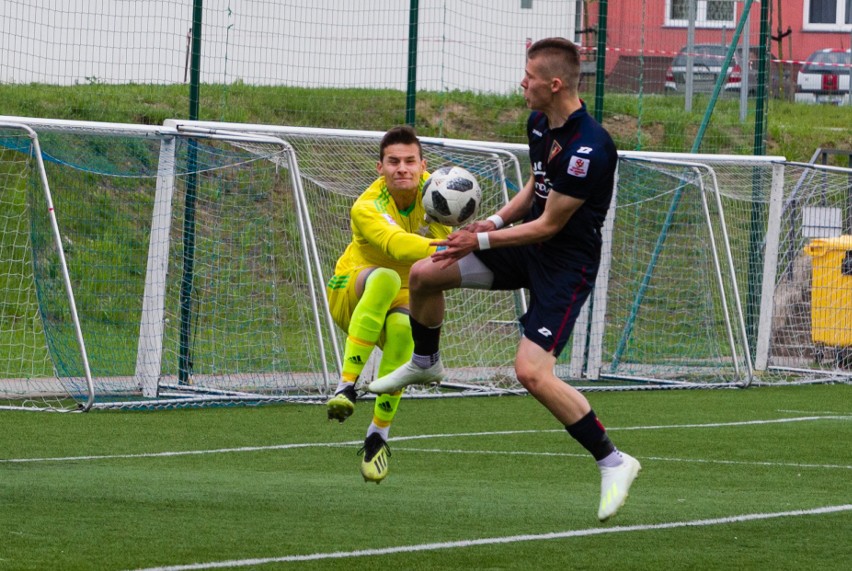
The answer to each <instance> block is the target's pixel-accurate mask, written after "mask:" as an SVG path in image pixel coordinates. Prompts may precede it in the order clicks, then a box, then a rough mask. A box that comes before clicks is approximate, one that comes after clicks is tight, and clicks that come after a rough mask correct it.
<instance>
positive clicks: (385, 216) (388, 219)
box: [382, 212, 396, 226]
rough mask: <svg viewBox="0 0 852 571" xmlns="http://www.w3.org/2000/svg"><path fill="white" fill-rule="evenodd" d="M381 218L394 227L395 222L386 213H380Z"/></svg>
mask: <svg viewBox="0 0 852 571" xmlns="http://www.w3.org/2000/svg"><path fill="white" fill-rule="evenodd" d="M382 216H383V217H384V219H385V220H387V221H388V224H393V225H394V226H396V220H394V219H393V216H391V215H390V214H388V213H387V212H384V213H382Z"/></svg>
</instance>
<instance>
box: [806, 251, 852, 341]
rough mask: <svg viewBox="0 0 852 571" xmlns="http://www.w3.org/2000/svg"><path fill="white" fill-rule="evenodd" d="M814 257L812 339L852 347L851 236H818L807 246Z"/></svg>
mask: <svg viewBox="0 0 852 571" xmlns="http://www.w3.org/2000/svg"><path fill="white" fill-rule="evenodd" d="M805 254H807V255H808V256H810V257H811V263H812V268H813V269H812V282H811V338H812V339H813V341H814V342H815V343H823V344H825V345H830V346H834V347H848V346H852V236H838V237H836V238H818V239H815V240H813V241H811V243H810V244H808V245H807V246H805Z"/></svg>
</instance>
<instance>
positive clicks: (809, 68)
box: [802, 52, 852, 73]
mask: <svg viewBox="0 0 852 571" xmlns="http://www.w3.org/2000/svg"><path fill="white" fill-rule="evenodd" d="M849 65H852V53H850V52H816V53H814V54H811V57H809V58H808V61H807V62H805V65H804V66H803V67H802V71H803V72H805V73H840V72H842V71H844V70H845V71H848V70H849V68H848V67H843V66H849Z"/></svg>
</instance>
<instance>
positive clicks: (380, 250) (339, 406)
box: [326, 126, 451, 483]
mask: <svg viewBox="0 0 852 571" xmlns="http://www.w3.org/2000/svg"><path fill="white" fill-rule="evenodd" d="M376 169H377V171H378V174H379V178H377V179H376V180H375V181H374V182H373V184H371V185H370V186H369V188H367V190H366V191H364V193H363V194H361V196H360V197H358V199H357V200H356V201H355V203H354V204H353V205H352V210H351V227H352V241H351V242H350V244H349V246H347V248H346V251H344V252H343V255H342V256H340V258H339V259H338V260H337V265H336V266H335V269H334V276H333V277H332V278H331V279H330V280H329V282H328V301H329V306H330V308H331V315H332V317H333V318H334V321H335V323H337V325H338V326H339V327H340V328H341V329H343V331H345V332H346V334H347V337H346V345H345V349H344V353H343V378H342V379H341V381H340V383H339V384H338V386H337V389H336V390H335V393H334V396H332V397H331V398H330V399H329V400H328V402H327V403H326V408H327V411H328V418H329V419H334V420H338V421H340V422H343V421H344V420H346V419H347V418H349V416H350V415H351V414H352V413H353V412H354V410H355V399H356V391H355V384H356V382H357V381H358V377H359V375H360V374H361V372H362V371H363V369H364V365H365V364H366V363H367V359H368V358H369V357H370V353H372V351H373V347H374V346H376V345H378V346H379V347H380V348H381V349H382V359H381V362H380V364H379V370H378V376H379V377H382V376H384V375H387V374H388V373H390V372H391V371H393V370H395V369H397V368H398V367H400V366H401V365H403V364H404V363H406V362H408V360H409V359H410V358H411V353H412V350H413V347H414V345H413V341H412V340H411V324H410V323H409V319H408V313H409V311H408V273H409V271H410V269H411V265H412V264H413V263H414V262H416V261H417V260H420V259H423V258H428V257H429V256H430V255H431V254H432V253H434V252H435V250H436V247H435V246H432V245H431V242H434V241H436V240H443V239H444V238H446V236H447V235H449V233H450V231H451V229H450V228H449V227H447V226H444V225H442V224H439V223H437V222H430V221H427V219H426V213H425V211H424V210H423V202H422V189H423V183H424V182H425V181H426V179H427V178H428V174H427V173H426V161H425V160H424V159H423V150H422V147H421V145H420V140H419V139H418V138H417V135H416V133H415V132H414V129H412V128H410V127H407V126H402V127H394V128H393V129H390V130H389V131H388V132H387V133H385V135H384V137H383V138H382V141H381V144H380V146H379V162H378V164H377V166H376ZM401 396H402V391H397V392H394V393H393V394H380V395H378V396H377V397H376V401H375V405H374V407H373V421H372V422H371V423H370V427H369V428H368V429H367V437H366V440H365V442H364V448H362V450H361V451H362V452H363V454H364V458H363V460H362V462H361V475H362V476H364V480H365V481H372V482H376V483H378V482H381V481H382V480H383V479H384V478H385V476H387V473H388V457H389V456H390V450H389V448H388V445H387V441H388V432H389V430H390V424H391V421H392V420H393V418H394V415H396V411H397V407H398V406H399V400H400V397H401Z"/></svg>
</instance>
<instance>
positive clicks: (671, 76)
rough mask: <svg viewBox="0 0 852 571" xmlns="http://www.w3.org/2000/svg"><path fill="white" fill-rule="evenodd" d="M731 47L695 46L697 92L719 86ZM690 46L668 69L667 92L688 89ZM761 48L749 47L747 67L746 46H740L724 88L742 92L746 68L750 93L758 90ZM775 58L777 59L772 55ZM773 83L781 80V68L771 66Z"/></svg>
mask: <svg viewBox="0 0 852 571" xmlns="http://www.w3.org/2000/svg"><path fill="white" fill-rule="evenodd" d="M728 49H729V46H725V45H721V44H696V45H694V46H693V47H692V54H693V57H692V91H693V93H712V92H713V89H714V88H715V86H716V80H717V78H718V77H719V74H720V73H722V64H723V63H725V56H726V55H727V54H728ZM688 53H689V52H688V50H687V47H686V46H684V47H683V48H681V50H680V52H678V54H677V55H676V56H675V58H674V59H673V60H672V64H671V65H670V66H669V68H668V70H666V83H665V90H666V93H684V92H686V64H687V55H688ZM759 54H760V52H759V50H758V48H756V47H753V48H750V49H749V62H748V65H746V66H743V61H742V49H740V48H737V49H736V50H735V51H734V56H733V58H732V59H731V64H730V66H728V72H727V74H726V76H725V84H724V86H723V91H724V92H725V93H739V92H740V88H741V87H742V79H743V68H744V67H745V68H746V69H747V70H748V92H749V94H754V93H755V92H757V71H758V65H757V62H758V56H759ZM770 57H771V59H775V58H774V57H772V56H770ZM768 73H769V74H770V77H771V80H772V82H775V83H777V75H778V73H777V71H776V70H772V69H771V66H770V68H768Z"/></svg>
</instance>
